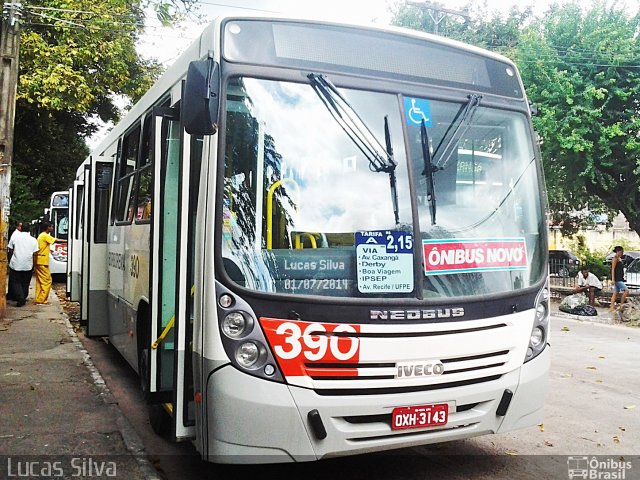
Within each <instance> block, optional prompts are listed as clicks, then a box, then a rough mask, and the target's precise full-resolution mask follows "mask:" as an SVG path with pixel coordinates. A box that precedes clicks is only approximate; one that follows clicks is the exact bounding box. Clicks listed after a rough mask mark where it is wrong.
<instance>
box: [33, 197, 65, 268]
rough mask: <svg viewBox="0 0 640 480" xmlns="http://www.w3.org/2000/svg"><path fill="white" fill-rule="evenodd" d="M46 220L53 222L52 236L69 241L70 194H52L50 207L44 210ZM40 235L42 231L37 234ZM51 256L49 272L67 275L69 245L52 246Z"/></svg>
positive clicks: (57, 244)
mask: <svg viewBox="0 0 640 480" xmlns="http://www.w3.org/2000/svg"><path fill="white" fill-rule="evenodd" d="M44 219H45V220H47V221H49V222H51V224H52V225H53V232H51V235H52V236H53V237H55V238H58V239H60V240H67V239H68V236H69V192H68V191H59V192H53V193H52V194H51V199H50V201H49V206H48V207H47V208H45V209H44ZM39 234H40V231H39V230H38V232H37V233H36V237H37V235H39ZM50 248H51V255H50V256H49V270H50V272H51V275H56V276H60V275H65V276H66V274H67V244H66V243H58V242H56V243H54V244H53V245H51V247H50Z"/></svg>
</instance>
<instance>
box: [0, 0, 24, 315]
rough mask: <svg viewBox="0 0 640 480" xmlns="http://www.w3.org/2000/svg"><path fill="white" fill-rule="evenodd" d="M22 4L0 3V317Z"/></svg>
mask: <svg viewBox="0 0 640 480" xmlns="http://www.w3.org/2000/svg"><path fill="white" fill-rule="evenodd" d="M21 14H22V4H20V3H19V2H17V1H15V2H5V3H4V4H3V6H2V23H1V32H0V318H4V317H5V314H6V310H7V300H6V295H5V293H6V291H7V275H8V270H9V269H8V265H7V264H8V262H7V241H8V234H9V212H10V210H11V162H12V160H13V125H14V120H15V113H16V90H17V87H18V52H19V50H20V15H21Z"/></svg>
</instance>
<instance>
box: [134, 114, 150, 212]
mask: <svg viewBox="0 0 640 480" xmlns="http://www.w3.org/2000/svg"><path fill="white" fill-rule="evenodd" d="M150 145H151V115H147V117H146V118H145V121H144V128H143V130H142V142H141V145H140V157H139V161H138V173H137V175H138V182H137V190H138V191H137V196H136V221H145V220H150V219H151V210H152V209H151V199H152V187H153V167H152V162H151V148H150Z"/></svg>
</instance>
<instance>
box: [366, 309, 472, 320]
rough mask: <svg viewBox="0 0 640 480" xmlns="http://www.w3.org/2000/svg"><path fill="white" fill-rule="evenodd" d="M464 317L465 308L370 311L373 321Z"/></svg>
mask: <svg viewBox="0 0 640 480" xmlns="http://www.w3.org/2000/svg"><path fill="white" fill-rule="evenodd" d="M452 317H464V308H462V307H455V308H433V309H420V310H370V311H369V318H371V320H431V319H434V318H452Z"/></svg>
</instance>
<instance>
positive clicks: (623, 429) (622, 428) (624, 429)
mask: <svg viewBox="0 0 640 480" xmlns="http://www.w3.org/2000/svg"><path fill="white" fill-rule="evenodd" d="M618 428H619V429H620V430H622V431H623V432H626V431H627V429H626V428H624V427H618Z"/></svg>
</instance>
